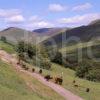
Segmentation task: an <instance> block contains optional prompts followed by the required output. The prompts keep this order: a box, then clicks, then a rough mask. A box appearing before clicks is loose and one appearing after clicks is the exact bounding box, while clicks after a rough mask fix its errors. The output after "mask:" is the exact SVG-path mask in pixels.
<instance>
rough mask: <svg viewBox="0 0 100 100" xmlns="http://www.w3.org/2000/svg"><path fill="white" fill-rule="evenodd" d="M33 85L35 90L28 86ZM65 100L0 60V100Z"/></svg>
mask: <svg viewBox="0 0 100 100" xmlns="http://www.w3.org/2000/svg"><path fill="white" fill-rule="evenodd" d="M27 83H29V84H32V85H33V87H34V90H32V89H31V88H30V87H29V86H28V85H27ZM44 90H45V91H44ZM57 98H59V100H63V98H62V97H60V96H59V95H58V94H56V93H55V92H54V91H53V90H52V89H50V88H49V87H46V86H44V85H43V84H41V83H40V82H39V81H37V80H36V79H34V78H32V77H31V76H28V75H25V74H22V73H19V72H17V71H16V70H15V69H14V68H13V66H11V65H9V64H6V63H3V62H2V61H1V60H0V100H47V99H48V100H55V99H57Z"/></svg>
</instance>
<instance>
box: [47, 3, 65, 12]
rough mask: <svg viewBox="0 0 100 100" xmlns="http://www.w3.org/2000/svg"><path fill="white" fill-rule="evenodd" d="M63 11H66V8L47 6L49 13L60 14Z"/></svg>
mask: <svg viewBox="0 0 100 100" xmlns="http://www.w3.org/2000/svg"><path fill="white" fill-rule="evenodd" d="M65 10H66V7H65V6H63V5H61V4H50V5H49V11H52V12H61V11H65Z"/></svg>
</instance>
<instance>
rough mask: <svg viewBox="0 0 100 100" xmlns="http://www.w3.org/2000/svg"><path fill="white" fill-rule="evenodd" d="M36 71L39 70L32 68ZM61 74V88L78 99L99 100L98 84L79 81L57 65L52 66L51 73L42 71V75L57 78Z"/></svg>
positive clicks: (70, 71) (73, 73) (99, 88)
mask: <svg viewBox="0 0 100 100" xmlns="http://www.w3.org/2000/svg"><path fill="white" fill-rule="evenodd" d="M34 68H35V69H36V71H38V70H39V68H37V67H34ZM62 72H63V80H64V82H63V87H64V88H66V89H67V90H69V91H71V92H72V93H74V94H76V95H79V96H80V97H82V98H84V99H85V100H99V99H100V83H96V82H91V81H88V80H84V79H80V78H77V77H75V71H73V70H71V69H69V68H64V67H62V66H60V65H57V64H52V69H51V71H49V70H45V69H44V70H43V75H47V74H50V75H51V76H54V77H55V76H59V75H61V74H62ZM73 80H76V84H78V85H79V87H78V88H76V87H74V85H73ZM86 88H90V92H89V93H87V92H86Z"/></svg>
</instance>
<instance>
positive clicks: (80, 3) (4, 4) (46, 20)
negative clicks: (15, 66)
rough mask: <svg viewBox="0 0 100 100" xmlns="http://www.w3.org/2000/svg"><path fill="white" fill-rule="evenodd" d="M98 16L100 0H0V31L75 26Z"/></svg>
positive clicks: (99, 14) (84, 23) (87, 22)
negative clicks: (12, 28) (13, 28)
mask: <svg viewBox="0 0 100 100" xmlns="http://www.w3.org/2000/svg"><path fill="white" fill-rule="evenodd" d="M99 18H100V0H0V30H2V29H4V28H7V27H19V28H24V29H27V30H34V29H37V28H44V27H46V28H50V27H77V26H81V25H87V24H89V23H90V22H91V21H93V20H96V19H99Z"/></svg>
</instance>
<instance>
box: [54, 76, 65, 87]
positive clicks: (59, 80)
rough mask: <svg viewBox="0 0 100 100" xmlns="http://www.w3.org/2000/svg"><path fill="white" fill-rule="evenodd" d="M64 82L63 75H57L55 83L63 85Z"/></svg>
mask: <svg viewBox="0 0 100 100" xmlns="http://www.w3.org/2000/svg"><path fill="white" fill-rule="evenodd" d="M62 82H63V79H62V77H56V78H55V83H56V84H59V85H62Z"/></svg>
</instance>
